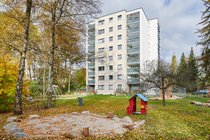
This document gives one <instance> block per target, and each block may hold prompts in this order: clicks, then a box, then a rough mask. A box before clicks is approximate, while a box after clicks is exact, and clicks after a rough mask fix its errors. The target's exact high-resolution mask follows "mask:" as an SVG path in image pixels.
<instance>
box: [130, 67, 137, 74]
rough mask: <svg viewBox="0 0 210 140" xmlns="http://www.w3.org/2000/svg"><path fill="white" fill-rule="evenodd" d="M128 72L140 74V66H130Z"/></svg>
mask: <svg viewBox="0 0 210 140" xmlns="http://www.w3.org/2000/svg"><path fill="white" fill-rule="evenodd" d="M127 73H128V74H139V68H128V69H127Z"/></svg>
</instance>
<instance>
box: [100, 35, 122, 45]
mask: <svg viewBox="0 0 210 140" xmlns="http://www.w3.org/2000/svg"><path fill="white" fill-rule="evenodd" d="M113 40H114V37H113V36H110V37H109V42H112V41H113ZM117 40H122V35H118V36H117ZM102 43H105V38H100V39H98V44H102Z"/></svg>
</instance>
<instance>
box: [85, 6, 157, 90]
mask: <svg viewBox="0 0 210 140" xmlns="http://www.w3.org/2000/svg"><path fill="white" fill-rule="evenodd" d="M158 28H159V26H158V19H151V20H149V19H147V17H146V16H145V14H144V11H143V9H137V10H133V11H129V12H127V11H125V10H124V11H120V12H117V13H113V14H109V15H106V16H103V17H100V18H97V19H95V22H93V23H90V24H89V25H88V26H87V35H88V36H87V42H86V44H87V54H88V55H87V61H86V62H87V63H86V68H87V74H86V85H87V91H95V92H97V94H114V93H115V92H121V91H126V92H129V91H137V90H138V89H139V88H140V87H141V83H140V78H139V73H140V70H141V68H142V67H143V64H144V63H145V61H152V60H155V61H158V58H159V47H158V46H159V39H158V38H159V29H158Z"/></svg>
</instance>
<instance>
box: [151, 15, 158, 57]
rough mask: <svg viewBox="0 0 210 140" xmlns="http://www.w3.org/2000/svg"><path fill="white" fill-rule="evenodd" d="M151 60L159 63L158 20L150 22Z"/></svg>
mask: <svg viewBox="0 0 210 140" xmlns="http://www.w3.org/2000/svg"><path fill="white" fill-rule="evenodd" d="M149 34H150V37H149V41H150V46H149V48H150V60H151V61H153V60H155V61H158V19H152V20H149Z"/></svg>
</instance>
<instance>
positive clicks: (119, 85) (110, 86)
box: [98, 84, 122, 90]
mask: <svg viewBox="0 0 210 140" xmlns="http://www.w3.org/2000/svg"><path fill="white" fill-rule="evenodd" d="M98 90H105V86H104V85H98ZM109 90H113V85H109ZM117 90H122V84H117Z"/></svg>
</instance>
